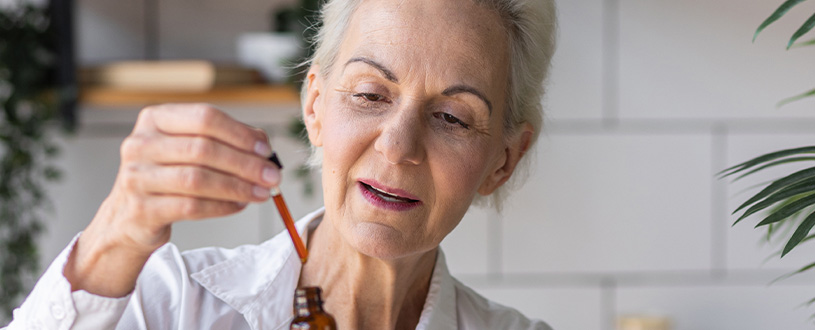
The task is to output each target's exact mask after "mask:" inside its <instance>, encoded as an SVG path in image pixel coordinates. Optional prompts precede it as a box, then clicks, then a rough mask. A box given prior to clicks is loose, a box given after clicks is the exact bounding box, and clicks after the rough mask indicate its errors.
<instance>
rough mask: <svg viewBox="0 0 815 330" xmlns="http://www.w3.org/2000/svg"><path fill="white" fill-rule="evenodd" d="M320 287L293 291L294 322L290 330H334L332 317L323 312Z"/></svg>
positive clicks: (335, 325)
mask: <svg viewBox="0 0 815 330" xmlns="http://www.w3.org/2000/svg"><path fill="white" fill-rule="evenodd" d="M321 292H322V290H321V289H320V287H316V286H310V287H304V288H297V290H296V291H294V320H292V321H291V326H290V329H311V330H336V329H337V323H336V322H334V317H333V316H331V314H328V313H326V312H325V311H324V310H323V298H322V297H320V294H321Z"/></svg>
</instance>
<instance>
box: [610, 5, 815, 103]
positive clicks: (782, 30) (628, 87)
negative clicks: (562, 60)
mask: <svg viewBox="0 0 815 330" xmlns="http://www.w3.org/2000/svg"><path fill="white" fill-rule="evenodd" d="M778 5H780V2H777V1H759V2H750V3H749V4H747V3H745V2H744V1H740V0H715V1H709V0H685V1H648V0H621V1H620V19H619V21H620V37H619V42H620V54H619V55H620V66H619V71H620V76H619V84H620V85H619V86H620V87H619V89H620V96H619V97H620V116H621V117H622V118H660V119H671V118H744V117H748V118H770V117H788V118H799V117H808V118H812V117H813V116H815V112H813V111H811V108H812V105H813V102H815V100H812V99H810V100H806V101H801V102H797V103H793V104H790V105H788V106H785V107H784V108H782V110H781V111H779V110H776V109H775V104H776V103H777V102H778V101H779V100H781V99H783V98H785V97H788V96H792V95H796V94H799V93H802V92H804V91H806V90H809V89H811V88H813V87H815V86H813V85H812V80H811V79H810V77H811V72H813V71H815V63H813V61H811V57H812V53H811V50H808V49H800V50H799V49H795V50H790V51H785V50H784V47H785V45H786V41H787V40H789V37H790V36H791V35H792V33H793V32H794V31H795V30H796V29H797V27H798V26H799V25H800V24H801V23H802V22H803V21H804V20H806V17H807V16H808V15H810V14H811V11H812V10H811V9H801V8H795V9H794V10H792V11H791V12H790V14H788V15H787V16H786V17H783V18H782V19H781V20H779V21H778V22H777V23H775V24H773V25H772V26H770V27H769V28H767V30H766V31H765V32H763V33H762V34H761V35H760V36H759V37H758V39H757V40H756V42H755V43H751V38H752V36H753V32H754V31H755V29H756V27H758V25H759V23H761V22H762V21H763V20H764V19H765V18H766V17H767V16H769V15H770V13H772V12H773V11H774V10H775V8H776V7H777V6H778ZM810 8H811V7H810Z"/></svg>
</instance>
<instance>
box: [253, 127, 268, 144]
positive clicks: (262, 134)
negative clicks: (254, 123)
mask: <svg viewBox="0 0 815 330" xmlns="http://www.w3.org/2000/svg"><path fill="white" fill-rule="evenodd" d="M252 131H253V132H254V134H252V136H250V138H254V139H258V140H261V141H269V135H268V134H266V131H264V130H262V129H260V128H257V127H253V128H252Z"/></svg>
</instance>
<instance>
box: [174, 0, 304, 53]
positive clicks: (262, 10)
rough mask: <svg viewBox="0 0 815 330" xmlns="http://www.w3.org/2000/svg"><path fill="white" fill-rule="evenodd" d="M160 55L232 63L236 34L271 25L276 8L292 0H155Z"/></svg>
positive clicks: (268, 27) (260, 30)
mask: <svg viewBox="0 0 815 330" xmlns="http://www.w3.org/2000/svg"><path fill="white" fill-rule="evenodd" d="M158 3H159V5H160V6H159V11H160V15H159V16H160V22H159V26H160V29H161V38H160V42H159V54H160V57H162V58H190V57H193V58H204V59H210V60H216V61H226V62H230V61H232V62H234V61H235V60H236V57H237V53H236V49H237V46H236V45H237V44H236V41H237V37H238V36H239V35H240V34H241V33H244V32H264V31H269V30H270V29H271V28H272V23H271V22H272V17H273V15H272V13H273V11H274V10H275V9H276V8H280V7H282V6H286V5H288V4H293V3H296V1H293V0H276V1H268V0H252V1H241V2H240V3H239V4H236V3H234V2H230V1H219V0H194V1H193V0H162V1H158Z"/></svg>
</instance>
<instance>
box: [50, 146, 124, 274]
mask: <svg viewBox="0 0 815 330" xmlns="http://www.w3.org/2000/svg"><path fill="white" fill-rule="evenodd" d="M55 140H56V141H57V142H58V143H59V146H60V148H61V149H60V150H61V152H60V155H59V156H58V159H57V160H56V162H55V165H56V166H57V167H58V168H59V169H60V170H61V171H62V179H61V180H60V181H59V182H56V183H51V184H49V185H48V186H47V190H46V194H47V196H48V198H49V199H50V200H51V202H52V204H53V211H46V212H43V217H42V218H43V220H44V221H43V222H44V224H45V226H46V228H47V229H46V230H45V231H44V233H43V235H42V237H41V238H40V240H39V247H40V251H39V253H40V264H41V265H42V266H43V267H41V268H40V269H41V270H45V266H47V265H49V264H50V263H51V261H52V260H53V259H54V258H56V256H57V255H58V254H59V252H60V251H62V250H63V249H64V248H65V246H66V245H67V244H68V243H69V242H70V241H71V239H72V238H73V237H74V236H75V235H76V234H77V233H79V232H80V231H82V230H83V229H85V227H86V226H87V225H88V224H89V223H90V222H91V219H93V217H94V216H95V215H96V210H97V209H99V206H100V205H102V201H104V200H105V198H106V197H107V196H108V194H109V193H110V190H111V188H112V187H113V182H114V181H115V179H116V173H117V172H118V170H119V145H120V144H121V142H122V139H121V138H76V137H65V136H62V137H55Z"/></svg>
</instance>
